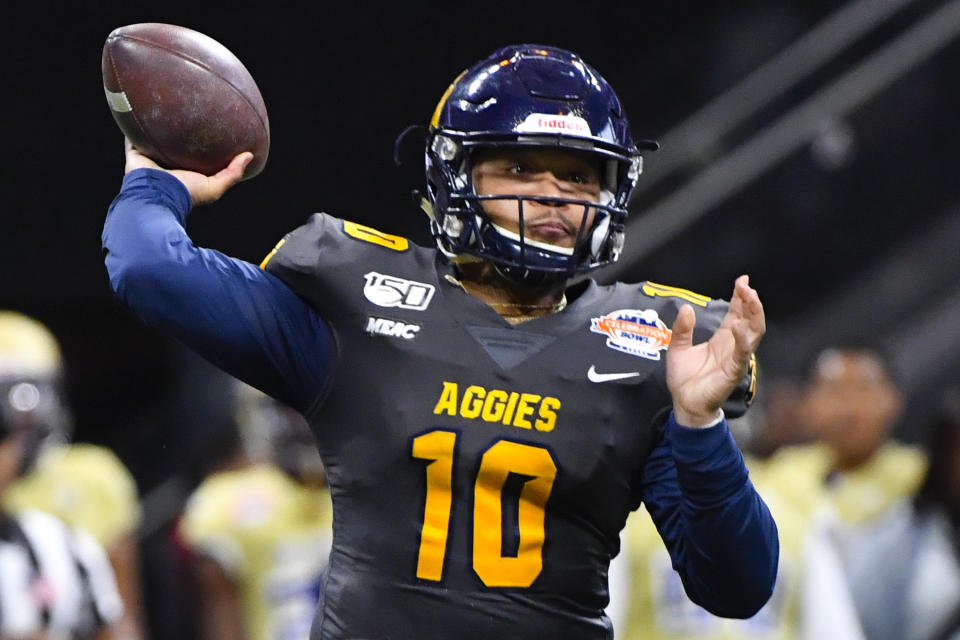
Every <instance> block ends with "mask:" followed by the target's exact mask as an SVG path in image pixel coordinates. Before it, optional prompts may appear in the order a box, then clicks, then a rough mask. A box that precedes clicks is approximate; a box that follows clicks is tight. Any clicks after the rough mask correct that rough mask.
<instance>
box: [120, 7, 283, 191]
mask: <svg viewBox="0 0 960 640" xmlns="http://www.w3.org/2000/svg"><path fill="white" fill-rule="evenodd" d="M102 73H103V88H104V91H105V92H106V95H107V103H108V104H109V106H110V111H111V113H113V118H114V120H116V122H117V125H118V126H119V127H120V130H121V131H123V133H124V135H126V136H127V137H128V138H129V139H130V141H131V142H132V143H133V145H134V146H135V147H136V148H137V149H139V150H140V151H141V152H142V153H144V154H145V155H147V156H148V157H150V158H152V159H153V160H154V161H156V162H157V164H159V165H161V166H163V167H164V168H167V169H189V170H191V171H199V172H200V173H203V174H206V175H210V174H213V173H216V172H217V171H219V170H221V169H223V168H224V167H226V166H227V165H228V164H229V163H230V160H231V159H232V158H233V157H234V156H235V155H237V154H238V153H240V152H242V151H252V152H253V160H252V161H251V162H250V164H249V165H247V168H246V171H244V175H243V178H244V179H245V180H246V179H249V178H252V177H253V176H255V175H257V174H258V173H260V172H261V171H263V167H264V165H265V164H266V162H267V154H268V152H269V150H270V123H269V121H268V120H267V109H266V107H265V106H264V103H263V97H262V96H261V95H260V89H259V88H258V87H257V84H256V82H254V80H253V77H252V76H251V75H250V72H249V71H248V70H247V68H246V67H245V66H243V63H242V62H240V60H239V59H238V58H237V57H236V56H235V55H234V54H233V53H231V52H230V51H229V50H228V49H227V48H226V47H225V46H223V45H222V44H220V43H219V42H217V41H216V40H214V39H213V38H211V37H209V36H207V35H204V34H202V33H200V32H198V31H194V30H193V29H188V28H186V27H181V26H177V25H172V24H162V23H155V22H149V23H141V24H131V25H127V26H125V27H120V28H118V29H114V30H113V31H112V32H111V33H110V35H109V36H107V41H106V43H105V44H104V45H103V58H102Z"/></svg>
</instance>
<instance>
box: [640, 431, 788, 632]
mask: <svg viewBox="0 0 960 640" xmlns="http://www.w3.org/2000/svg"><path fill="white" fill-rule="evenodd" d="M665 429H666V440H667V445H668V446H665V447H660V448H658V451H657V452H655V455H656V454H659V455H660V456H661V458H664V457H665V456H666V455H669V457H670V459H669V460H665V459H661V460H657V459H656V458H655V459H653V460H651V461H648V465H651V463H652V468H651V469H650V474H651V476H650V478H648V479H649V480H650V481H651V482H652V483H653V485H654V486H652V487H651V488H650V490H649V491H648V493H649V494H650V497H649V498H648V502H647V507H648V510H650V512H651V515H652V516H653V517H654V520H655V522H656V523H657V526H658V528H659V529H660V532H661V535H662V536H663V538H664V541H665V542H666V543H667V547H668V549H669V550H670V554H671V556H672V557H673V561H674V565H675V566H677V567H678V568H679V569H678V570H679V572H680V575H681V577H682V578H683V582H684V586H685V588H686V590H687V595H688V596H689V597H690V599H691V600H693V601H694V602H696V603H697V604H699V605H701V606H702V607H704V608H705V609H707V610H709V611H710V612H711V613H714V614H716V615H720V616H724V617H732V618H744V617H749V616H751V615H753V614H754V613H756V611H757V610H759V609H760V607H762V606H763V605H764V604H765V603H766V601H767V600H768V599H769V597H770V594H771V592H772V590H773V584H774V580H775V578H776V571H777V562H778V558H779V539H778V536H777V529H776V524H775V523H774V521H773V518H772V516H771V515H770V512H769V510H768V509H767V506H766V505H765V504H764V503H763V500H762V499H761V498H760V496H759V495H758V494H757V492H756V491H755V490H754V488H753V484H752V483H751V482H750V480H749V477H748V474H747V469H746V467H745V466H744V464H743V458H742V456H741V455H740V451H739V449H737V446H736V444H735V443H734V441H733V438H732V437H731V435H730V432H729V429H728V428H727V426H726V422H721V423H720V424H718V425H716V426H714V427H710V428H707V429H688V428H686V427H681V426H679V425H677V424H676V422H675V421H674V420H673V418H672V416H671V418H670V420H669V421H668V423H667V425H666V427H665ZM671 467H672V469H671ZM671 484H672V485H673V488H668V489H664V487H670V486H671Z"/></svg>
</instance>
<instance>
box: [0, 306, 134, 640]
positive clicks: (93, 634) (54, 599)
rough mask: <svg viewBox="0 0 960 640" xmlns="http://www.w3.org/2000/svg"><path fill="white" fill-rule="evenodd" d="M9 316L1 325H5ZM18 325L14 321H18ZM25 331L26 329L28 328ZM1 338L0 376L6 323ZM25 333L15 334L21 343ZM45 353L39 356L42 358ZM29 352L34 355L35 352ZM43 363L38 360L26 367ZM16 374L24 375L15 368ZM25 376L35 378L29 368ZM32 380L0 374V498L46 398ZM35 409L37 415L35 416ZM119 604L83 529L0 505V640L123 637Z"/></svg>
mask: <svg viewBox="0 0 960 640" xmlns="http://www.w3.org/2000/svg"><path fill="white" fill-rule="evenodd" d="M8 314H9V312H3V314H0V321H3V322H6V321H7V320H9V315H8ZM17 320H19V317H18V318H17ZM27 326H28V327H30V325H27ZM5 329H7V331H5V332H4V333H3V334H2V335H0V346H6V347H8V348H7V349H0V374H2V373H3V372H5V371H7V372H8V371H9V370H10V367H11V365H14V364H16V365H22V364H23V363H22V362H16V360H15V359H13V358H11V357H10V356H11V351H16V349H11V348H9V347H11V346H15V345H11V344H10V343H6V344H5V345H4V339H3V338H4V337H10V336H11V332H10V331H9V326H6V327H5ZM29 336H30V334H29V332H18V333H17V337H18V338H20V339H27V338H29ZM49 353H51V352H46V353H45V354H43V355H48V354H49ZM35 355H36V354H35ZM43 361H44V358H43V357H42V356H40V357H37V358H35V359H33V360H32V361H31V362H32V363H33V364H40V363H42V362H43ZM16 370H17V371H18V373H24V370H23V368H21V367H17V369H16ZM32 373H36V374H39V373H41V369H40V368H39V367H38V368H35V369H33V370H32ZM43 386H44V385H43V383H42V381H41V379H40V377H39V376H37V377H35V378H33V379H32V380H24V379H23V378H20V379H19V381H18V382H14V383H12V384H9V383H8V381H7V380H4V379H3V378H2V377H0V394H2V397H3V401H0V500H2V499H3V498H6V496H7V492H8V490H9V489H10V488H11V487H12V485H13V483H15V482H16V480H17V478H18V477H19V475H20V474H21V473H22V471H23V469H24V467H25V465H26V464H27V463H28V462H29V459H30V458H31V457H32V456H33V455H34V454H35V451H36V443H37V442H38V440H39V439H40V438H39V437H40V436H41V435H43V434H41V433H40V429H41V428H42V425H43V424H44V423H43V421H41V420H39V419H38V417H39V415H40V414H42V413H43V410H44V409H45V408H52V407H44V406H43V403H44V402H47V401H52V400H53V399H52V398H51V397H49V396H44V394H43V392H42V391H41V389H43ZM38 410H39V411H38ZM122 613H123V603H122V601H121V599H120V594H119V593H118V591H117V584H116V579H115V576H114V572H113V569H112V568H111V566H110V562H109V560H108V558H107V554H106V553H105V552H104V550H103V548H102V547H101V546H100V544H99V543H98V542H97V541H96V539H94V537H93V536H92V535H90V533H89V532H87V531H84V530H82V529H75V528H72V527H69V526H68V524H67V523H65V522H64V521H62V520H61V519H59V518H56V517H55V516H54V515H51V514H50V513H46V512H44V511H40V510H37V509H27V508H24V509H20V510H18V511H17V512H15V513H14V512H12V511H10V510H9V509H7V508H6V506H4V507H0V638H4V639H12V638H76V639H78V640H85V639H88V638H96V639H97V640H109V639H113V638H122V637H123V636H120V635H118V634H117V631H118V628H117V622H118V620H119V619H120V617H121V615H122Z"/></svg>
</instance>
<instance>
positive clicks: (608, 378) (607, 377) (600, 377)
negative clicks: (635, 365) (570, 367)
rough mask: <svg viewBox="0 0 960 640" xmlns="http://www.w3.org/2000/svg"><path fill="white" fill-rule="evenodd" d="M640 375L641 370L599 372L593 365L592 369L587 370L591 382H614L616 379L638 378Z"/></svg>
mask: <svg viewBox="0 0 960 640" xmlns="http://www.w3.org/2000/svg"><path fill="white" fill-rule="evenodd" d="M639 375H640V372H639V371H628V372H626V373H597V369H596V367H594V366H593V365H590V369H588V370H587V379H588V380H590V382H612V381H614V380H624V379H626V378H636V377H637V376H639Z"/></svg>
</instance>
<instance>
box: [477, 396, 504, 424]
mask: <svg viewBox="0 0 960 640" xmlns="http://www.w3.org/2000/svg"><path fill="white" fill-rule="evenodd" d="M507 397H508V396H507V392H506V391H501V390H500V389H491V390H490V392H489V393H488V394H487V399H486V400H484V401H483V413H482V414H480V417H481V418H483V419H484V420H486V421H487V422H500V419H501V418H502V417H503V413H504V412H505V411H506V410H507V405H506V404H505V403H506V401H507Z"/></svg>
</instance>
